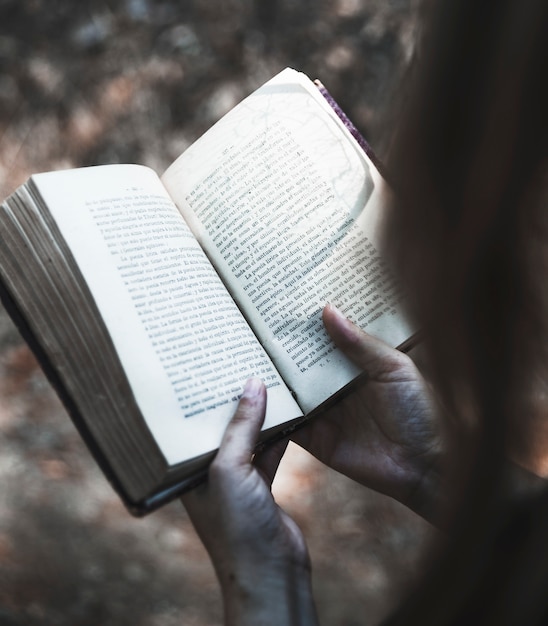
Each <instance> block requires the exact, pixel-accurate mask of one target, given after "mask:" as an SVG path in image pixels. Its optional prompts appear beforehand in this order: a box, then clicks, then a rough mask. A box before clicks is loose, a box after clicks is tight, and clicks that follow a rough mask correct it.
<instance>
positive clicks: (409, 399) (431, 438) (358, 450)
mask: <svg viewBox="0 0 548 626" xmlns="http://www.w3.org/2000/svg"><path fill="white" fill-rule="evenodd" d="M323 319H324V324H325V326H326V329H327V331H328V333H329V334H330V335H331V337H332V339H333V341H334V342H335V344H336V345H337V346H338V347H339V348H340V349H341V350H342V351H343V352H344V353H345V354H346V355H347V356H348V357H349V358H351V359H352V360H353V361H354V362H355V363H356V364H357V365H359V366H360V367H361V368H362V369H363V371H364V372H365V374H366V378H365V380H364V382H363V383H361V384H360V385H359V386H357V387H356V388H355V389H354V390H352V392H350V393H349V394H348V395H347V396H345V397H344V398H342V399H341V400H340V401H338V402H337V403H336V404H335V405H333V406H332V407H331V408H329V409H328V410H327V411H326V412H325V413H324V414H323V415H322V416H320V417H318V418H316V419H312V420H310V422H309V423H308V424H307V425H306V426H304V427H303V428H301V429H300V430H298V431H296V432H295V433H294V434H293V435H292V439H293V441H295V442H296V443H298V444H299V445H300V446H302V447H303V448H305V449H306V450H308V451H309V452H310V453H311V454H313V455H314V456H315V457H317V458H318V459H319V460H320V461H322V462H323V463H325V464H326V465H329V466H330V467H332V468H333V469H335V470H337V471H339V472H341V473H343V474H345V475H347V476H349V477H350V478H352V479H353V480H356V481H358V482H360V483H362V484H363V485H366V486H368V487H371V488H372V489H375V490H376V491H380V492H382V493H385V494H387V495H389V496H392V497H393V498H395V499H396V500H398V501H400V502H402V503H403V504H405V505H406V506H408V507H409V508H411V509H413V510H414V511H415V512H417V513H418V514H420V515H422V516H423V517H425V518H426V519H428V520H429V521H432V522H437V521H438V520H437V516H438V512H439V504H440V502H439V498H440V493H441V489H440V487H441V484H440V483H441V468H440V466H441V458H442V448H443V446H442V437H441V424H440V412H439V409H438V407H437V406H436V403H435V402H434V399H433V397H432V394H431V392H430V389H429V387H428V384H427V383H426V381H425V380H424V378H423V377H422V375H421V373H420V372H419V371H418V369H417V367H416V366H415V364H414V363H413V361H412V360H411V359H410V358H409V357H408V356H407V355H405V354H403V353H402V352H400V351H398V350H395V349H393V348H391V347H389V346H388V345H387V344H385V343H384V342H382V341H380V340H379V339H376V338H374V337H372V336H371V335H369V334H367V333H365V332H363V331H362V330H360V329H359V328H358V327H357V326H355V325H354V324H353V323H352V322H351V321H350V320H348V319H347V318H345V317H344V316H343V315H342V314H341V313H340V312H339V311H338V310H337V309H336V308H335V307H333V306H332V305H327V306H326V307H325V309H324V312H323Z"/></svg>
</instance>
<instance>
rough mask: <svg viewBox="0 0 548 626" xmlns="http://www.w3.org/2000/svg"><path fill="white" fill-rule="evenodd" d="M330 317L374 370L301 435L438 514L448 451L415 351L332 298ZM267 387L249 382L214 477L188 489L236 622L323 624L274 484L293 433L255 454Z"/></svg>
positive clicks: (337, 333)
mask: <svg viewBox="0 0 548 626" xmlns="http://www.w3.org/2000/svg"><path fill="white" fill-rule="evenodd" d="M323 319H324V323H325V326H326V328H327V330H328V332H329V334H330V335H331V337H332V338H333V340H334V341H335V343H336V344H337V346H338V347H339V348H341V349H342V350H343V351H344V352H345V353H346V354H347V355H348V356H349V357H350V358H351V359H353V360H354V361H355V362H356V363H357V364H358V365H359V366H360V367H361V368H362V369H363V370H364V372H365V373H366V379H365V381H364V383H363V384H361V385H359V386H358V387H357V388H356V389H355V390H354V391H353V392H352V393H351V394H349V395H347V396H346V397H345V398H343V399H342V400H341V401H340V402H338V403H337V404H336V405H335V406H333V407H332V408H331V409H329V410H328V411H327V412H326V413H325V414H324V415H322V416H321V417H319V418H317V419H314V420H311V422H310V423H309V424H308V425H307V426H306V427H305V428H303V429H302V430H300V431H298V432H297V433H295V434H294V436H293V439H294V441H295V442H297V443H298V444H299V445H301V446H302V447H303V448H305V449H307V450H309V451H310V452H311V453H312V454H313V455H314V456H316V457H317V458H318V459H319V460H320V461H322V462H323V463H325V464H326V465H329V466H330V467H332V468H333V469H335V470H337V471H339V472H341V473H343V474H346V475H347V476H349V477H350V478H352V479H354V480H356V481H358V482H360V483H361V484H363V485H366V486H368V487H371V488H373V489H375V490H378V491H381V492H383V493H385V494H387V495H389V496H392V497H394V498H395V499H397V500H399V501H400V502H402V503H404V504H406V505H407V506H409V507H410V508H412V509H414V510H415V511H416V512H417V513H419V514H421V515H423V516H424V517H426V518H427V519H430V520H434V519H435V516H436V508H435V506H434V504H433V503H434V502H437V500H438V498H437V496H438V492H439V480H440V478H439V471H438V469H439V460H440V458H441V454H442V450H441V448H442V446H441V436H440V432H439V419H438V412H437V408H436V406H435V403H434V401H433V399H432V396H431V394H430V391H429V388H428V385H427V383H426V382H425V380H424V379H423V377H422V376H421V374H420V372H419V371H418V369H417V368H416V367H415V365H414V364H413V362H412V361H411V359H410V358H409V357H407V356H406V355H404V354H402V353H401V352H398V351H397V350H394V349H392V348H390V347H389V346H387V345H386V344H384V343H383V342H381V341H379V340H377V339H375V338H373V337H372V336H371V335H368V334H366V333H364V332H363V331H361V330H359V329H358V328H357V327H356V326H355V325H354V324H352V323H351V322H350V321H349V320H347V319H346V318H345V317H344V316H342V315H341V314H340V313H339V312H338V311H337V309H335V308H334V307H332V306H330V305H328V306H327V307H326V308H325V309H324V312H323ZM265 407H266V391H265V388H264V386H263V384H262V383H261V381H259V380H256V379H252V380H250V381H248V382H247V384H246V386H245V388H244V391H243V394H242V398H241V400H240V404H239V407H238V409H237V411H236V414H235V415H234V417H233V419H232V421H231V422H230V424H229V425H228V427H227V429H226V432H225V435H224V439H223V441H222V444H221V446H220V449H219V452H218V454H217V456H216V458H215V460H214V462H213V464H212V466H211V468H210V472H209V479H208V482H207V483H206V484H204V485H203V486H201V487H199V488H197V489H195V490H193V491H192V492H190V493H188V494H186V495H185V496H184V498H183V502H184V505H185V507H186V509H187V511H188V513H189V516H190V518H191V520H192V522H193V524H194V526H195V528H196V530H197V532H198V534H199V536H200V538H201V539H202V541H203V543H204V545H205V547H206V549H207V550H208V553H209V555H210V557H211V559H212V562H213V564H214V567H215V570H216V573H217V576H218V578H219V582H220V584H221V589H222V593H223V602H224V609H225V623H226V624H227V625H229V626H232V625H234V626H235V625H236V624H238V625H239V626H246V625H247V624H254V625H263V624H264V625H265V626H266V625H270V624H272V625H274V624H288V625H291V624H316V623H317V620H316V613H315V608H314V602H313V598H312V592H311V584H310V561H309V557H308V551H307V548H306V543H305V541H304V537H303V535H302V533H301V532H300V530H299V528H298V527H297V525H296V524H295V522H294V521H293V520H292V519H291V518H290V517H289V516H288V515H287V514H285V512H284V511H283V510H282V509H280V507H278V506H277V504H276V502H275V501H274V498H273V497H272V494H271V490H270V488H271V484H272V480H273V478H274V476H275V473H276V470H277V468H278V464H279V462H280V460H281V458H282V456H283V453H284V451H285V447H286V445H287V442H282V443H280V444H277V445H276V446H273V447H270V448H267V449H266V450H265V451H264V452H262V453H261V454H260V455H256V456H255V458H254V459H253V460H252V456H253V448H254V445H255V443H256V441H257V438H258V435H259V431H260V428H261V425H262V422H263V420H264V412H265Z"/></svg>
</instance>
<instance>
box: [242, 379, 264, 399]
mask: <svg viewBox="0 0 548 626" xmlns="http://www.w3.org/2000/svg"><path fill="white" fill-rule="evenodd" d="M263 386H264V385H263V381H262V380H261V379H260V378H249V379H248V380H247V381H246V383H245V385H244V390H243V391H242V396H245V397H246V398H254V397H256V396H258V395H260V394H261V393H262V391H263Z"/></svg>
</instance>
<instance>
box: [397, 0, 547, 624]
mask: <svg viewBox="0 0 548 626" xmlns="http://www.w3.org/2000/svg"><path fill="white" fill-rule="evenodd" d="M427 8H428V9H429V11H430V13H429V17H428V21H427V22H425V27H424V33H423V37H422V40H421V43H420V44H419V48H418V55H417V61H416V63H415V65H414V67H413V69H412V75H411V76H410V81H411V82H410V87H409V91H408V98H407V99H406V102H405V108H404V110H403V112H402V117H401V120H402V121H401V127H400V129H399V131H398V136H397V140H396V142H395V147H394V150H393V153H392V155H391V158H390V160H389V169H390V171H391V172H392V174H393V175H394V179H395V187H396V191H397V198H398V200H397V207H396V209H397V210H396V211H395V214H396V218H395V221H394V224H393V227H392V229H391V231H390V233H389V239H388V243H389V245H392V249H393V251H394V258H395V262H396V264H397V267H398V268H399V271H400V274H401V276H402V278H403V280H404V282H405V284H406V285H407V287H408V289H409V291H410V293H411V294H412V296H413V305H414V310H415V313H416V315H417V316H418V318H419V321H420V323H421V324H422V326H423V328H424V333H425V343H426V347H427V353H428V356H429V359H430V362H429V367H430V370H431V372H432V376H433V378H434V382H435V383H436V386H437V389H438V390H439V392H440V395H441V397H442V399H443V401H444V403H445V405H446V407H447V413H448V416H449V417H448V429H449V430H450V431H451V433H452V441H453V442H454V445H453V447H452V449H451V450H450V452H451V455H450V458H451V459H452V460H453V463H452V465H451V470H452V472H453V474H452V475H453V477H454V478H456V479H458V480H457V481H455V484H457V483H458V484H459V485H460V487H461V490H460V491H459V490H458V489H456V490H455V496H456V495H457V494H458V495H459V499H458V500H457V504H456V506H455V511H454V513H455V514H454V520H453V523H452V525H451V526H450V531H449V535H448V537H449V539H448V544H447V548H446V550H445V552H444V554H443V556H442V557H440V558H439V559H437V560H436V562H435V563H434V564H433V565H432V570H431V573H430V575H429V576H427V580H426V581H425V585H424V586H423V587H421V589H419V590H416V591H415V593H413V595H412V597H411V598H410V599H409V601H408V602H407V603H406V604H405V605H404V607H402V610H401V613H399V614H398V616H397V617H395V618H394V623H402V624H403V623H405V624H415V623H416V624H421V625H425V624H426V625H427V624H436V626H442V625H444V624H460V623H467V624H469V623H481V624H491V623H493V624H495V623H496V624H497V626H501V625H506V624H527V625H528V626H530V625H534V624H540V623H544V622H547V623H548V593H547V589H548V498H547V495H546V491H545V490H543V489H540V490H535V491H534V493H531V494H529V495H528V496H527V497H525V496H524V497H522V498H519V499H516V498H510V497H509V496H508V484H507V476H508V471H507V470H508V463H507V456H508V454H510V456H512V457H513V458H514V459H515V460H518V461H520V462H521V461H524V462H525V463H526V464H527V462H529V464H530V465H531V464H534V463H535V462H537V461H539V460H540V459H541V458H542V453H543V452H544V449H543V448H544V446H543V444H544V443H546V442H547V441H548V439H547V438H546V437H544V438H542V437H541V436H540V435H541V434H542V432H543V431H544V432H548V431H547V430H546V429H547V428H548V426H547V425H546V422H547V421H548V415H546V414H545V413H546V407H548V404H547V402H546V401H545V400H544V396H545V395H547V394H546V390H547V389H548V376H547V374H548V329H547V324H548V306H547V302H546V298H547V279H546V276H547V275H548V272H547V270H548V223H547V222H548V213H547V209H548V194H547V190H548V184H547V183H548V177H547V169H548V168H547V158H546V157H547V145H548V122H547V115H548V75H547V71H548V3H547V2H546V0H524V1H523V2H516V1H515V0H498V2H485V3H481V2H477V0H444V1H443V2H438V3H435V4H432V6H431V7H427ZM547 397H548V395H547ZM400 620H401V621H400Z"/></svg>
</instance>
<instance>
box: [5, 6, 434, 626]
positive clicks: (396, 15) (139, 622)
mask: <svg viewBox="0 0 548 626" xmlns="http://www.w3.org/2000/svg"><path fill="white" fill-rule="evenodd" d="M416 4H417V3H416V2H413V1H412V0H392V1H390V2H387V1H386V0H367V1H363V2H360V1H359V0H338V1H327V0H303V1H302V2H299V3H297V2H292V1H290V0H278V1H276V0H270V2H268V3H266V2H261V1H260V0H256V1H255V2H253V1H251V0H247V1H243V2H236V1H235V0H209V1H208V2H200V1H198V0H189V1H187V2H175V1H174V0H159V1H153V0H105V1H104V2H97V1H93V2H91V1H85V2H84V1H82V2H78V3H63V2H57V1H55V2H51V1H50V2H46V0H4V1H3V2H1V3H0V195H1V196H2V197H4V196H6V195H7V194H9V193H10V192H11V191H13V190H14V189H15V188H16V187H17V186H18V185H19V184H20V183H22V182H24V181H25V180H26V178H27V177H28V176H29V175H31V174H32V173H33V172H37V171H43V170H51V169H58V168H65V167H77V166H83V165H90V164H96V163H115V162H136V163H142V164H145V165H149V166H151V167H153V168H155V169H156V170H157V171H158V172H160V173H161V172H162V171H163V170H164V169H165V168H166V167H167V165H169V163H170V162H171V161H172V160H173V159H174V158H175V157H176V156H177V155H178V154H179V153H180V152H181V151H182V150H184V149H185V147H187V146H188V145H190V143H191V142H192V141H193V140H194V139H196V138H197V137H198V136H199V135H200V134H201V133H202V132H203V131H205V130H206V129H207V128H208V127H209V126H211V124H213V123H214V122H215V121H216V120H217V119H218V118H219V117H220V116H221V115H222V114H223V113H224V112H226V111H227V110H228V109H230V108H231V107H232V106H233V105H234V104H236V103H237V102H238V101H239V100H240V99H241V98H243V97H244V96H245V95H247V94H248V93H249V92H250V91H252V90H253V89H255V88H256V87H258V86H259V85H260V84H262V83H263V82H264V81H265V80H267V79H268V78H270V77H271V76H272V75H274V74H275V73H276V72H278V71H279V70H281V69H283V68H284V67H285V66H288V65H289V66H292V67H295V68H296V69H300V70H302V71H304V72H306V73H307V74H309V76H311V77H313V78H315V77H319V78H321V79H322V81H323V83H324V84H325V85H326V86H327V87H328V89H329V90H330V91H331V93H332V94H333V95H334V96H335V98H336V99H337V100H338V101H339V103H340V104H341V105H342V106H343V108H344V109H345V110H346V112H347V113H348V114H349V115H350V117H351V118H352V119H353V120H354V122H355V123H356V125H357V126H358V127H359V128H360V130H361V131H362V133H363V134H364V135H365V136H366V137H367V138H368V140H369V141H370V143H371V144H372V145H373V146H374V147H375V148H376V150H377V152H378V153H379V154H380V156H381V157H382V156H383V155H385V154H386V152H387V150H388V147H389V144H390V137H391V133H390V128H391V124H393V120H391V119H390V115H387V111H388V110H389V105H390V104H391V101H392V99H393V98H394V96H395V94H396V93H397V91H398V80H399V78H400V77H401V74H402V71H403V68H404V67H405V65H406V63H407V61H408V60H409V58H410V55H411V52H412V47H413V41H414V33H415V28H416ZM0 485H1V487H0V623H1V624H5V625H6V626H16V625H17V626H22V625H25V626H34V625H40V626H42V625H55V626H88V625H89V626H92V625H93V626H96V625H101V626H110V625H112V626H125V625H127V626H130V625H131V626H172V625H173V626H174V625H175V624H177V625H180V624H184V625H188V626H202V625H215V624H220V623H221V604H220V597H219V592H218V588H217V584H216V581H215V577H214V574H213V571H212V568H211V565H210V564H209V561H208V558H207V555H206V554H205V552H204V550H203V548H202V547H201V545H200V543H199V542H198V540H197V538H196V536H195V534H194V531H193V529H192V527H191V525H190V523H189V521H188V519H187V517H186V515H185V513H184V511H183V509H182V506H181V505H180V504H179V503H173V504H171V505H169V506H167V507H165V508H164V509H162V510H160V511H159V512H157V513H154V514H153V515H151V516H149V517H147V518H145V519H140V520H137V519H134V518H132V517H130V516H129V515H128V513H127V512H126V510H125V509H124V508H123V506H122V505H121V504H120V503H119V501H118V499H117V497H116V496H115V495H114V494H113V492H112V490H111V488H110V487H109V485H108V484H107V482H106V481H105V479H104V478H103V476H102V474H101V473H100V472H99V470H98V469H97V467H96V466H95V463H94V462H93V460H92V459H91V457H90V456H89V454H88V452H87V450H86V449H85V447H84V444H83V443H82V441H81V439H80V438H79V436H78V435H77V433H76V431H75V429H74V427H73V426H72V423H71V421H70V419H69V418H68V417H67V415H66V413H65V411H64V409H63V407H62V405H61V404H60V402H59V401H58V400H57V398H56V396H55V395H54V393H53V392H52V390H51V388H50V387H49V385H48V383H47V381H46V379H45V377H44V375H43V374H42V372H41V370H40V369H39V367H38V366H37V363H36V361H35V360H34V358H33V356H32V355H31V353H30V352H29V350H28V348H27V347H26V345H25V344H24V343H23V341H22V340H21V338H20V337H19V335H18V333H17V331H16V330H15V328H14V326H13V325H12V323H11V322H10V320H9V319H8V317H7V315H6V314H5V312H4V311H3V310H1V309H0ZM274 493H275V495H276V498H277V500H278V502H279V503H280V504H281V506H283V507H284V508H285V509H286V510H287V511H288V512H289V513H290V514H291V515H292V516H293V517H294V518H295V519H296V520H297V522H298V523H299V525H300V526H301V528H302V529H303V531H304V533H305V535H306V538H307V541H308V544H309V547H310V553H311V557H312V562H313V571H314V586H315V592H316V598H317V602H318V610H319V614H320V620H321V623H322V624H323V625H324V626H335V625H336V626H339V625H340V626H353V625H358V624H360V625H369V624H376V623H378V622H379V620H380V619H381V618H382V617H383V616H384V615H386V614H387V612H389V611H390V609H391V608H392V607H394V606H395V605H396V604H397V602H398V600H399V599H400V598H401V597H402V595H403V594H404V593H405V591H406V590H407V589H408V588H409V585H410V584H411V583H412V582H413V581H414V580H415V579H416V578H417V576H418V575H419V573H420V569H421V555H422V554H423V552H424V550H425V548H426V546H427V545H428V543H429V541H430V540H431V538H432V530H431V528H430V527H429V526H428V525H427V524H426V523H424V522H423V521H422V520H420V519H419V518H417V517H416V516H415V515H413V514H412V513H410V512H409V511H407V510H406V509H404V508H403V507H402V506H400V505H398V504H397V503H395V502H393V501H392V500H390V499H388V498H385V497H383V496H381V495H379V494H376V493H373V492H372V491H370V490H367V489H364V488H362V487H360V486H358V485H356V484H354V483H352V482H351V481H349V480H347V479H345V478H344V477H342V476H340V475H337V474H335V473H334V472H332V471H330V470H328V469H326V468H325V467H323V466H322V465H320V464H319V463H318V462H316V461H314V460H313V459H312V458H311V457H310V456H309V455H307V454H306V453H305V452H303V451H302V450H300V449H298V448H297V447H291V448H290V449H289V451H288V453H287V454H286V457H285V459H284V461H283V463H282V466H281V468H280V471H279V474H278V476H277V478H276V482H275V485H274Z"/></svg>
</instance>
